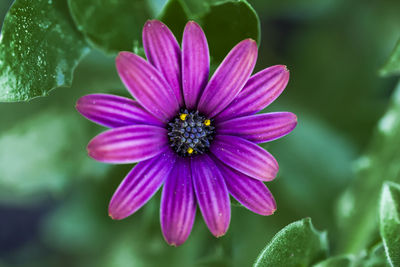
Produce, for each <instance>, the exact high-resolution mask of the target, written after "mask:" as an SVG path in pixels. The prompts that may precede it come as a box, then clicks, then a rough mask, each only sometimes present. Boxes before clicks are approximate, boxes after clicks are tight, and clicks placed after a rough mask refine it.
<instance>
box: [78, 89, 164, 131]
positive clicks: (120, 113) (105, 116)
mask: <svg viewBox="0 0 400 267" xmlns="http://www.w3.org/2000/svg"><path fill="white" fill-rule="evenodd" d="M76 109H77V110H78V111H79V112H80V113H81V114H82V115H83V116H85V117H86V118H87V119H89V120H91V121H93V122H95V123H97V124H100V125H103V126H106V127H109V128H116V127H122V126H127V125H132V124H149V125H157V126H163V125H164V124H163V123H162V122H161V121H160V120H158V119H156V118H155V117H153V116H152V115H151V114H150V113H149V112H147V110H145V109H144V108H143V107H142V106H141V105H140V104H139V103H138V102H137V101H134V100H132V99H129V98H125V97H120V96H116V95H107V94H93V95H85V96H83V97H81V98H79V100H78V101H77V103H76Z"/></svg>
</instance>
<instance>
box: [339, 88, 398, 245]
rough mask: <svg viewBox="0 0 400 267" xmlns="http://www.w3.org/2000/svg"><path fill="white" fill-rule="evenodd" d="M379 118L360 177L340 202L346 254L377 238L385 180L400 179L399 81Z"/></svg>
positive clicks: (360, 164)
mask: <svg viewBox="0 0 400 267" xmlns="http://www.w3.org/2000/svg"><path fill="white" fill-rule="evenodd" d="M391 102H392V103H391V104H390V106H389V108H388V110H387V112H386V114H385V115H384V116H383V117H382V119H381V120H380V121H379V123H378V126H377V129H376V132H375V135H374V136H373V138H372V142H371V144H370V146H369V149H368V151H367V153H366V154H365V155H364V156H362V157H361V158H360V159H359V160H358V161H357V162H356V171H357V177H356V179H355V180H354V181H353V183H352V185H351V186H350V187H349V189H348V190H347V191H346V192H345V193H344V194H343V195H342V197H341V199H340V200H339V202H338V216H339V221H338V223H339V227H340V229H339V230H340V232H341V235H340V237H341V241H340V243H339V246H338V247H339V248H340V250H341V252H344V253H357V252H359V251H360V250H361V249H363V248H365V247H367V246H368V245H369V244H370V243H371V242H372V241H373V240H374V239H375V238H377V237H378V231H377V230H378V220H377V214H378V203H379V195H380V188H382V184H383V179H386V180H389V181H394V182H397V183H398V182H400V166H399V162H400V150H399V149H398V147H399V146H400V139H399V136H400V83H399V84H398V85H397V88H396V89H395V92H394V93H393V96H392V101H391Z"/></svg>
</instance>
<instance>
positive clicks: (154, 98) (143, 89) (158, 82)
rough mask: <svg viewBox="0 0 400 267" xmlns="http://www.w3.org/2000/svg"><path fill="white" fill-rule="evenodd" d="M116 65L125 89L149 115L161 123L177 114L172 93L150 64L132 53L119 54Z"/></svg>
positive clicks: (177, 105) (177, 106)
mask: <svg viewBox="0 0 400 267" xmlns="http://www.w3.org/2000/svg"><path fill="white" fill-rule="evenodd" d="M116 64H117V70H118V74H119V76H120V77H121V80H122V82H123V83H124V84H125V86H126V88H128V90H129V92H130V93H131V94H132V95H133V97H135V98H136V100H137V101H138V102H139V103H140V104H141V105H142V106H143V107H144V108H145V109H147V110H148V111H149V112H150V113H152V114H153V115H154V116H156V117H157V118H159V119H161V120H162V121H163V122H168V121H169V120H170V119H171V118H172V117H174V116H175V115H176V114H177V113H178V110H179V104H178V101H177V100H176V97H175V94H174V92H173V91H172V89H171V87H170V86H169V84H168V83H167V82H166V81H165V79H164V78H163V77H162V76H161V74H160V73H159V72H158V70H156V69H155V68H154V67H153V66H152V65H150V63H148V62H147V61H145V60H144V59H143V58H141V57H139V56H137V55H135V54H133V53H130V52H120V53H119V54H118V57H117V59H116Z"/></svg>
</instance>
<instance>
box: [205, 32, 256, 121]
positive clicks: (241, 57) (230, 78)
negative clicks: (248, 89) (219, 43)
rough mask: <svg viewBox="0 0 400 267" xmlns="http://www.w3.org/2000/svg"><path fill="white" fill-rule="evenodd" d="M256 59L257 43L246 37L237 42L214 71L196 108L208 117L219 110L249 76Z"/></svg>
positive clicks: (235, 93) (232, 97)
mask: <svg viewBox="0 0 400 267" xmlns="http://www.w3.org/2000/svg"><path fill="white" fill-rule="evenodd" d="M256 60H257V43H256V42H255V41H254V40H251V39H246V40H243V41H241V42H240V43H239V44H237V45H236V46H235V47H234V48H233V49H232V50H231V51H230V52H229V54H228V55H227V56H226V58H225V59H224V61H223V62H222V63H221V65H220V66H219V67H218V69H217V70H216V71H215V73H214V75H213V77H212V78H211V80H210V82H209V83H208V84H207V87H206V88H205V89H204V92H203V94H202V96H201V98H200V101H199V105H198V109H199V111H200V112H202V113H204V114H206V115H207V116H209V117H214V116H215V115H217V114H218V113H219V112H221V111H222V110H223V109H224V108H225V107H226V106H228V105H229V104H230V103H231V101H232V100H233V99H234V98H235V97H236V95H237V94H238V93H239V92H240V90H242V88H243V86H244V85H245V83H246V82H247V80H248V78H249V77H250V74H251V72H252V71H253V68H254V65H255V64H256Z"/></svg>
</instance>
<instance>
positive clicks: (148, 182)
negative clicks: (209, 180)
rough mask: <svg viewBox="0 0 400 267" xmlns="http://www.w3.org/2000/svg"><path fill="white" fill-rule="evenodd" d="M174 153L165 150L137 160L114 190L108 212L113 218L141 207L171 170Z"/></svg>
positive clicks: (123, 216)
mask: <svg viewBox="0 0 400 267" xmlns="http://www.w3.org/2000/svg"><path fill="white" fill-rule="evenodd" d="M175 159H176V157H175V155H174V154H172V153H171V152H165V153H162V154H161V155H158V156H156V157H154V158H152V159H149V160H146V161H142V162H139V163H138V164H137V165H136V166H135V167H134V168H133V169H132V170H131V171H130V172H129V173H128V175H127V176H126V177H125V179H124V180H123V181H122V183H121V184H120V185H119V187H118V189H117V190H116V191H115V193H114V195H113V197H112V199H111V201H110V205H109V206H108V213H109V215H110V217H111V218H113V219H114V220H120V219H123V218H126V217H128V216H129V215H131V214H132V213H134V212H135V211H137V210H138V209H139V208H140V207H142V206H143V205H144V204H145V203H146V202H147V201H148V200H149V199H150V198H151V197H152V196H153V195H154V194H155V193H156V192H157V190H158V189H159V188H160V186H161V185H162V183H163V182H164V180H165V179H166V178H167V176H168V174H169V173H170V172H171V170H172V168H173V166H174V163H175Z"/></svg>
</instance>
